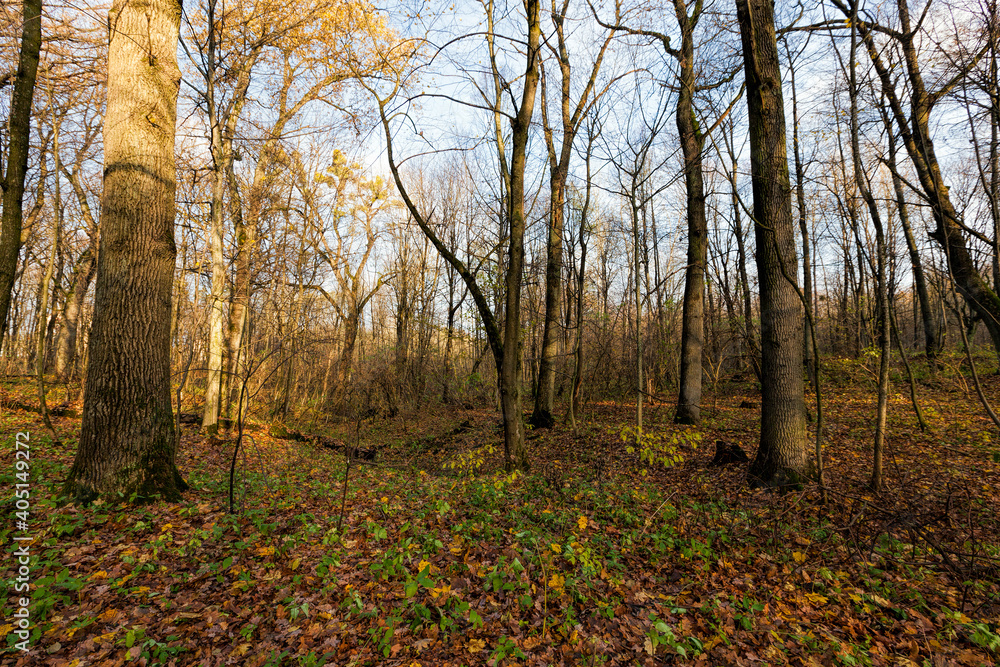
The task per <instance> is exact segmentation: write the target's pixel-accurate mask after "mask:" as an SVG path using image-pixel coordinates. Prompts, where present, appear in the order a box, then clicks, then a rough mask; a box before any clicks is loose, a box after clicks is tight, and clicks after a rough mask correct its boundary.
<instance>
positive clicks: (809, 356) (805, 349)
mask: <svg viewBox="0 0 1000 667" xmlns="http://www.w3.org/2000/svg"><path fill="white" fill-rule="evenodd" d="M789 72H790V75H791V88H792V148H793V152H794V157H795V202H796V204H797V209H798V211H797V212H798V219H799V235H800V236H801V237H802V294H803V296H805V304H804V305H805V308H806V309H807V310H808V311H809V312H811V313H813V312H815V310H814V308H813V302H812V297H813V287H812V262H811V258H810V252H809V250H810V247H809V216H808V215H807V211H806V185H805V182H806V168H805V165H804V164H802V150H801V147H800V144H799V100H798V95H797V94H796V90H795V67H794V65H792V64H789ZM812 336H813V332H812V325H811V324H810V323H809V318H806V320H805V325H804V330H803V336H802V361H803V363H804V364H805V366H806V376H807V377H808V378H809V384H810V385H811V386H812V387H813V389H815V388H816V366H815V363H814V361H813V346H812Z"/></svg>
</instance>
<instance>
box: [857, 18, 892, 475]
mask: <svg viewBox="0 0 1000 667" xmlns="http://www.w3.org/2000/svg"><path fill="white" fill-rule="evenodd" d="M855 7H856V5H855ZM856 11H857V10H856V9H855V12H856ZM856 26H857V14H856V13H855V14H854V16H852V20H851V52H850V56H849V58H848V62H849V69H850V84H849V91H848V92H849V94H850V98H851V114H850V115H851V161H852V162H853V163H854V181H855V183H856V185H857V188H858V192H859V193H860V194H861V197H862V199H864V201H865V204H866V205H867V206H868V214H869V215H870V216H871V219H872V224H873V225H874V226H875V260H876V261H875V270H874V272H875V294H876V307H877V309H878V319H877V321H878V344H879V362H878V407H877V409H876V417H875V445H874V448H873V455H872V476H871V481H870V483H869V484H870V486H871V488H872V489H874V490H875V491H879V490H881V489H882V483H883V457H884V450H885V425H886V418H887V414H888V401H889V355H890V353H891V351H892V349H891V344H892V339H891V337H890V323H889V290H888V279H887V276H886V264H887V254H888V249H887V247H886V240H885V230H884V228H883V226H882V216H881V213H880V212H879V208H878V204H877V202H876V201H875V197H874V196H873V195H872V193H871V189H870V188H869V186H868V175H867V174H866V173H865V172H864V165H863V164H862V162H861V160H862V158H861V144H860V137H859V134H860V130H859V128H858V82H857V30H856ZM859 245H860V244H859Z"/></svg>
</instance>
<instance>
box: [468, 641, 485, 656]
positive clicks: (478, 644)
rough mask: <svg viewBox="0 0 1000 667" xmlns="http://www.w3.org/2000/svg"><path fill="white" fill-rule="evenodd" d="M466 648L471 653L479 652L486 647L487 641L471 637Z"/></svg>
mask: <svg viewBox="0 0 1000 667" xmlns="http://www.w3.org/2000/svg"><path fill="white" fill-rule="evenodd" d="M465 648H466V649H468V651H469V653H479V652H480V651H482V650H484V649H485V648H486V642H484V641H483V640H482V639H470V640H469V641H468V643H466V645H465Z"/></svg>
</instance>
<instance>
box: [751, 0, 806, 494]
mask: <svg viewBox="0 0 1000 667" xmlns="http://www.w3.org/2000/svg"><path fill="white" fill-rule="evenodd" d="M736 11H737V18H738V20H739V26H740V35H741V37H742V41H743V59H744V68H745V70H746V85H747V104H748V108H749V122H750V163H751V173H752V179H753V208H754V229H755V236H756V240H757V272H758V275H759V280H760V310H761V313H760V319H761V322H760V337H761V420H760V421H761V424H760V446H759V448H758V450H757V455H756V457H755V458H754V460H753V462H752V463H751V465H750V478H751V480H752V483H754V484H760V485H763V486H785V485H793V484H798V483H799V482H801V481H802V479H803V478H804V477H806V476H807V475H808V474H809V472H810V461H809V455H808V447H807V442H806V417H805V398H804V391H803V386H802V385H803V382H802V319H803V314H802V303H801V302H800V300H799V296H798V293H797V290H796V286H795V283H794V282H793V281H794V280H795V276H796V263H797V262H796V257H795V230H794V227H793V222H792V199H791V185H790V183H789V178H788V159H787V153H786V148H785V141H786V139H785V114H784V107H783V104H782V96H781V71H780V69H779V66H778V47H777V42H776V39H775V32H774V9H773V6H772V4H771V2H770V0H736Z"/></svg>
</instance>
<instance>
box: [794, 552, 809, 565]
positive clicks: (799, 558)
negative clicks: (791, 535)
mask: <svg viewBox="0 0 1000 667" xmlns="http://www.w3.org/2000/svg"><path fill="white" fill-rule="evenodd" d="M792 558H794V559H795V562H796V563H804V562H806V555H805V554H804V553H802V552H801V551H793V552H792Z"/></svg>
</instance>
